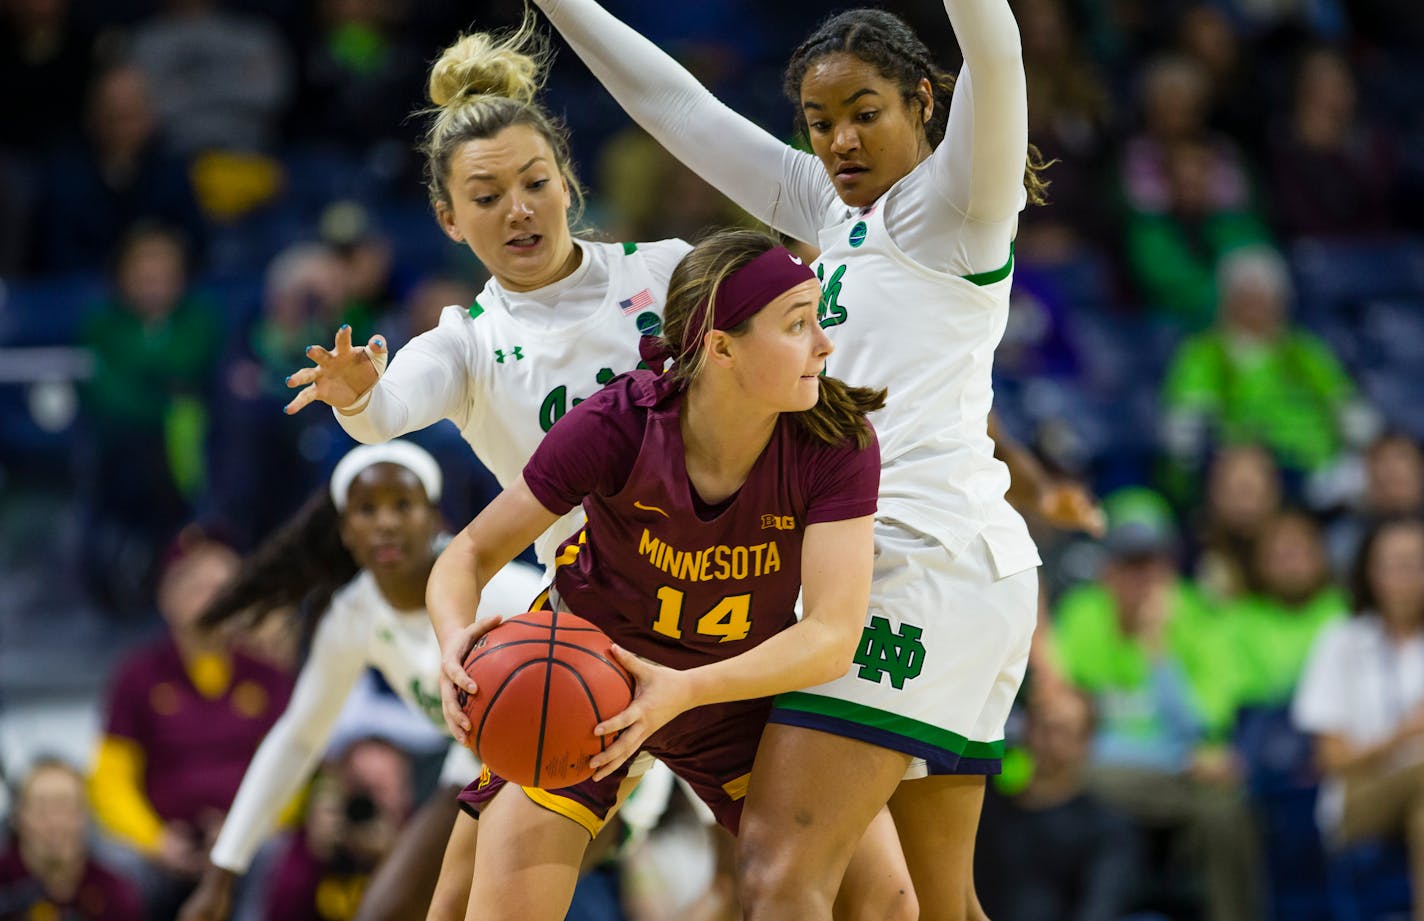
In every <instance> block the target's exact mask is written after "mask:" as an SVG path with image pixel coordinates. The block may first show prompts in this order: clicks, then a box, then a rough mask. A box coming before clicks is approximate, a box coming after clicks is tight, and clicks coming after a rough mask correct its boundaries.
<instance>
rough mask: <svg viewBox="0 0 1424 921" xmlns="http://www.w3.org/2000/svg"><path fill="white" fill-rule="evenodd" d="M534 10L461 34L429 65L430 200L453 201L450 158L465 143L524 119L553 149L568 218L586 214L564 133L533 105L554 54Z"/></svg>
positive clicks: (427, 161) (427, 151)
mask: <svg viewBox="0 0 1424 921" xmlns="http://www.w3.org/2000/svg"><path fill="white" fill-rule="evenodd" d="M535 24H536V20H535V18H534V13H533V11H532V10H527V11H526V12H525V15H524V21H523V22H522V23H520V25H519V28H518V29H516V30H514V31H512V32H505V33H491V32H476V33H474V34H471V35H462V36H460V38H459V39H458V40H457V41H456V42H455V43H454V44H453V45H451V46H450V47H448V48H446V49H445V51H444V52H443V53H442V54H441V55H440V58H439V59H438V60H436V62H435V64H434V65H433V66H432V67H431V68H430V81H429V84H428V86H427V91H428V92H429V94H430V101H431V103H433V106H434V107H433V108H430V109H427V110H425V113H424V114H427V115H431V116H433V117H432V118H431V122H430V127H429V128H428V129H427V130H426V132H425V139H424V142H423V143H422V144H421V148H420V149H421V152H422V153H424V154H425V180H426V188H427V190H428V191H429V192H430V202H431V204H432V205H437V206H438V205H440V204H442V203H443V204H446V205H449V203H450V190H449V186H448V183H447V182H446V176H447V174H448V171H449V168H450V160H451V158H452V157H453V156H454V154H455V152H456V151H457V150H458V149H459V148H460V146H461V145H462V144H464V143H465V142H467V141H477V140H483V139H485V138H490V137H493V136H494V135H496V134H498V133H499V132H501V131H503V130H504V129H505V128H508V127H510V126H512V125H528V126H529V127H530V128H533V129H534V130H535V131H537V132H539V134H541V135H543V137H544V140H546V141H547V142H548V144H549V147H550V148H551V149H552V150H553V152H554V159H555V162H556V163H557V164H558V168H559V172H560V174H562V175H563V177H564V182H565V183H566V184H567V185H568V187H569V191H570V192H571V193H572V195H573V198H574V201H575V210H574V213H573V214H572V215H570V223H575V222H577V220H578V216H579V215H580V214H582V212H583V203H584V194H583V186H582V185H580V184H579V181H578V178H577V177H576V176H575V175H574V171H573V157H572V155H571V154H570V152H569V139H568V132H567V131H566V130H565V128H564V126H563V124H562V123H560V122H559V121H558V120H557V119H555V118H554V117H553V116H552V115H550V114H549V113H548V112H547V111H545V110H544V108H543V107H542V106H541V105H539V103H538V101H537V100H538V95H539V91H540V90H541V89H542V88H543V86H544V76H545V73H546V72H547V71H548V68H549V63H550V61H551V60H552V59H553V52H552V50H551V49H550V47H549V41H548V39H547V38H546V37H545V36H544V35H543V33H541V32H540V31H539V30H538V29H537V28H536V27H535Z"/></svg>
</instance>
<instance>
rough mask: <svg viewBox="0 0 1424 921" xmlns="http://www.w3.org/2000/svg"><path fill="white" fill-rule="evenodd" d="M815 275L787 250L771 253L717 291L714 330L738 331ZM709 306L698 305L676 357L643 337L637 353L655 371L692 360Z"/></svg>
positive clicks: (657, 342) (660, 342)
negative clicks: (673, 361) (669, 363)
mask: <svg viewBox="0 0 1424 921" xmlns="http://www.w3.org/2000/svg"><path fill="white" fill-rule="evenodd" d="M815 280H816V273H815V272H812V271H811V268H810V266H807V265H806V264H805V263H804V262H802V261H801V258H800V257H799V256H795V255H792V253H791V251H790V250H788V249H786V248H785V247H784V246H778V247H775V248H773V249H769V250H767V251H766V252H764V253H762V254H761V255H760V256H758V257H756V258H755V259H753V260H752V261H751V262H748V263H747V264H746V265H744V266H742V267H741V268H740V269H737V270H736V271H735V272H733V273H732V274H731V275H729V276H728V277H727V278H726V279H724V280H723V281H722V284H721V285H719V286H718V288H717V297H716V299H715V301H716V303H715V305H714V307H713V311H712V328H713V329H735V328H736V327H737V326H738V325H739V324H741V323H744V322H746V321H747V320H749V319H751V318H752V317H753V316H755V315H756V314H757V313H758V312H759V311H760V310H761V309H762V308H763V307H765V306H766V305H767V304H769V303H771V302H772V301H773V300H775V299H776V298H778V297H780V296H781V295H783V294H785V293H786V292H787V291H790V290H791V289H792V288H794V287H796V286H797V285H799V284H802V283H804V282H808V281H815ZM706 310H707V303H706V302H705V301H704V302H703V303H702V304H700V305H698V307H697V309H696V310H694V311H693V312H692V316H691V317H690V318H689V320H688V323H687V328H686V329H685V330H684V331H683V341H682V348H681V350H680V352H679V354H678V355H676V356H674V355H673V354H672V353H671V352H670V351H669V350H668V348H667V346H666V345H665V344H664V343H663V340H662V339H660V338H658V337H656V336H644V337H643V338H642V340H641V341H640V342H639V343H638V352H639V353H640V354H641V355H642V356H643V360H644V361H646V362H647V363H648V365H649V366H650V367H652V368H653V369H654V370H658V369H661V368H662V367H663V364H664V363H665V362H666V361H667V360H668V359H670V358H674V357H676V358H677V359H678V360H679V361H681V360H683V359H685V358H689V357H691V356H692V355H693V354H695V353H696V351H697V350H698V349H699V348H701V346H702V330H703V327H704V326H705V324H706V316H707V315H706Z"/></svg>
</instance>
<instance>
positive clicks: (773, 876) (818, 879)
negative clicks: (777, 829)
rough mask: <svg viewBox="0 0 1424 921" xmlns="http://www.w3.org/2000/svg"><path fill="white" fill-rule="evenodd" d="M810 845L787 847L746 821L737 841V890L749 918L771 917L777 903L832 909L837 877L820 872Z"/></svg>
mask: <svg viewBox="0 0 1424 921" xmlns="http://www.w3.org/2000/svg"><path fill="white" fill-rule="evenodd" d="M809 851H810V849H801V848H796V847H788V846H787V845H786V842H785V841H781V842H778V841H776V839H775V838H774V837H772V836H771V835H768V834H762V833H759V832H758V831H757V830H756V829H755V827H748V826H747V825H746V824H744V825H743V827H742V831H741V836H740V837H739V839H738V841H737V892H738V895H739V897H740V898H741V901H742V909H743V910H744V911H745V912H746V916H747V917H748V918H749V919H758V918H763V917H766V918H770V917H774V914H771V913H769V911H770V910H771V909H772V908H773V907H775V908H777V909H784V908H785V906H787V905H788V904H796V905H798V906H806V905H808V904H809V903H811V902H814V903H817V904H823V906H824V911H825V912H826V913H829V912H830V909H831V905H832V904H833V902H834V901H835V894H836V880H834V879H830V878H829V874H828V873H823V872H819V869H820V868H818V867H817V866H815V864H816V863H817V861H816V860H815V858H814V855H813V854H811V853H809Z"/></svg>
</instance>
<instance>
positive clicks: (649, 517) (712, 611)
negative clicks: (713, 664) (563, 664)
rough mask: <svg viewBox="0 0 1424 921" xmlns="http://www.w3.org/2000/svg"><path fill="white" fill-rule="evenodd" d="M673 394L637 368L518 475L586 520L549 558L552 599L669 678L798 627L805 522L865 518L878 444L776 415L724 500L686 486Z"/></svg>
mask: <svg viewBox="0 0 1424 921" xmlns="http://www.w3.org/2000/svg"><path fill="white" fill-rule="evenodd" d="M682 396H683V394H682V391H681V390H680V389H679V388H678V387H677V386H676V385H675V384H674V383H673V382H672V381H671V380H670V379H669V378H668V377H666V376H658V375H655V374H653V373H652V372H649V371H635V372H632V373H631V374H627V375H623V376H621V377H619V378H616V379H615V380H613V381H612V382H610V383H609V385H608V386H607V387H605V388H604V389H603V390H602V391H600V392H599V393H598V394H596V395H594V396H593V397H591V398H589V399H588V400H586V401H584V402H583V403H581V404H580V405H579V406H577V407H575V408H574V410H573V411H571V412H569V413H568V415H566V416H565V417H564V418H563V419H561V420H560V421H559V423H558V424H557V425H555V426H554V428H553V429H552V430H551V431H550V432H549V434H548V436H547V437H546V438H545V439H544V441H543V443H542V444H541V445H540V446H539V448H538V450H537V451H536V452H535V454H534V456H533V457H532V458H531V459H530V461H529V464H528V466H527V467H526V468H525V471H524V478H525V481H526V482H527V483H528V484H529V487H530V489H531V490H532V491H533V493H534V495H535V497H536V498H538V499H539V501H540V502H541V503H542V504H543V505H544V506H545V507H546V508H548V509H549V510H550V511H552V512H556V513H559V514H562V513H564V512H565V511H567V510H568V509H570V508H572V507H573V505H574V504H575V503H577V502H579V501H582V503H583V507H584V511H585V512H586V513H587V515H588V524H587V525H586V526H585V527H584V528H583V529H582V530H581V531H579V533H578V534H576V535H574V536H573V537H571V538H569V539H568V540H567V541H565V542H564V543H563V545H562V546H561V547H560V549H559V555H558V565H557V571H556V574H555V583H554V584H555V586H556V588H557V589H558V592H559V595H560V597H561V598H562V599H563V603H564V604H566V605H567V606H568V608H569V609H570V610H572V611H573V612H574V613H576V614H578V615H579V616H581V617H584V618H587V619H588V620H590V621H592V622H594V623H596V624H598V625H599V626H600V627H602V628H603V629H604V630H605V631H606V632H607V633H608V634H609V636H611V637H612V638H613V640H614V642H616V643H618V644H619V645H621V646H623V647H624V648H625V649H629V650H631V651H633V652H636V653H638V654H640V655H643V656H646V657H648V658H649V659H652V660H654V661H656V662H660V663H662V664H664V665H669V666H672V667H674V668H692V667H694V666H697V665H703V664H706V663H707V662H709V661H713V660H716V659H723V658H729V657H731V656H734V655H737V654H738V653H741V652H745V651H746V650H747V649H750V648H751V647H753V646H755V645H756V644H758V643H761V642H762V641H764V640H766V639H767V638H768V637H770V636H772V635H773V634H775V633H777V632H778V631H781V630H784V629H786V628H787V627H789V626H791V625H792V624H793V623H794V622H795V615H794V613H793V611H794V607H795V603H796V596H797V594H798V592H799V591H800V587H801V541H802V536H803V534H804V532H805V529H806V527H807V526H808V525H811V524H815V523H818V522H826V521H838V520H844V519H849V518H859V517H861V516H864V515H871V514H874V512H875V499H876V493H877V491H878V489H879V482H880V452H879V448H878V445H876V444H875V443H872V444H871V445H870V446H869V447H867V448H864V449H860V448H857V447H856V446H855V445H854V444H853V443H847V444H844V445H837V446H830V445H826V444H824V443H823V442H821V441H819V440H816V439H814V438H812V437H811V436H809V435H806V434H804V433H803V432H802V431H801V430H800V429H799V428H798V426H797V425H796V423H795V422H794V420H793V418H792V417H791V416H790V415H786V414H783V415H782V417H781V418H780V420H778V422H777V426H776V429H775V432H774V434H773V435H772V438H771V441H770V442H769V443H768V444H767V446H766V449H765V450H764V451H762V454H761V456H760V457H759V458H758V459H757V461H756V463H755V465H753V467H752V470H751V473H750V474H749V475H748V477H747V480H746V482H745V483H743V485H742V487H741V489H739V490H738V491H737V492H736V494H735V495H733V496H732V497H731V498H730V499H728V500H727V501H725V502H723V503H720V504H719V505H717V506H715V507H708V506H707V505H705V504H704V503H702V502H701V500H700V499H699V498H698V497H697V496H696V494H695V492H694V490H693V487H692V483H691V481H690V480H689V479H688V476H687V464H686V460H685V455H684V450H683V443H682V432H681V427H680V424H679V411H680V408H681V406H682V402H683V400H682Z"/></svg>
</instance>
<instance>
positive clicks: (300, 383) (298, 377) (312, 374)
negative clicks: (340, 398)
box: [287, 368, 321, 387]
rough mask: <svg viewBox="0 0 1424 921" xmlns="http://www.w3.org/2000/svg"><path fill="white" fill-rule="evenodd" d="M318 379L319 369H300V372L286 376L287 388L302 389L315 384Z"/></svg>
mask: <svg viewBox="0 0 1424 921" xmlns="http://www.w3.org/2000/svg"><path fill="white" fill-rule="evenodd" d="M319 377H321V368H302V369H301V370H300V371H296V372H294V373H292V374H289V375H287V386H288V387H304V386H306V385H307V384H312V383H315V382H316V379H317V378H319Z"/></svg>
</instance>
